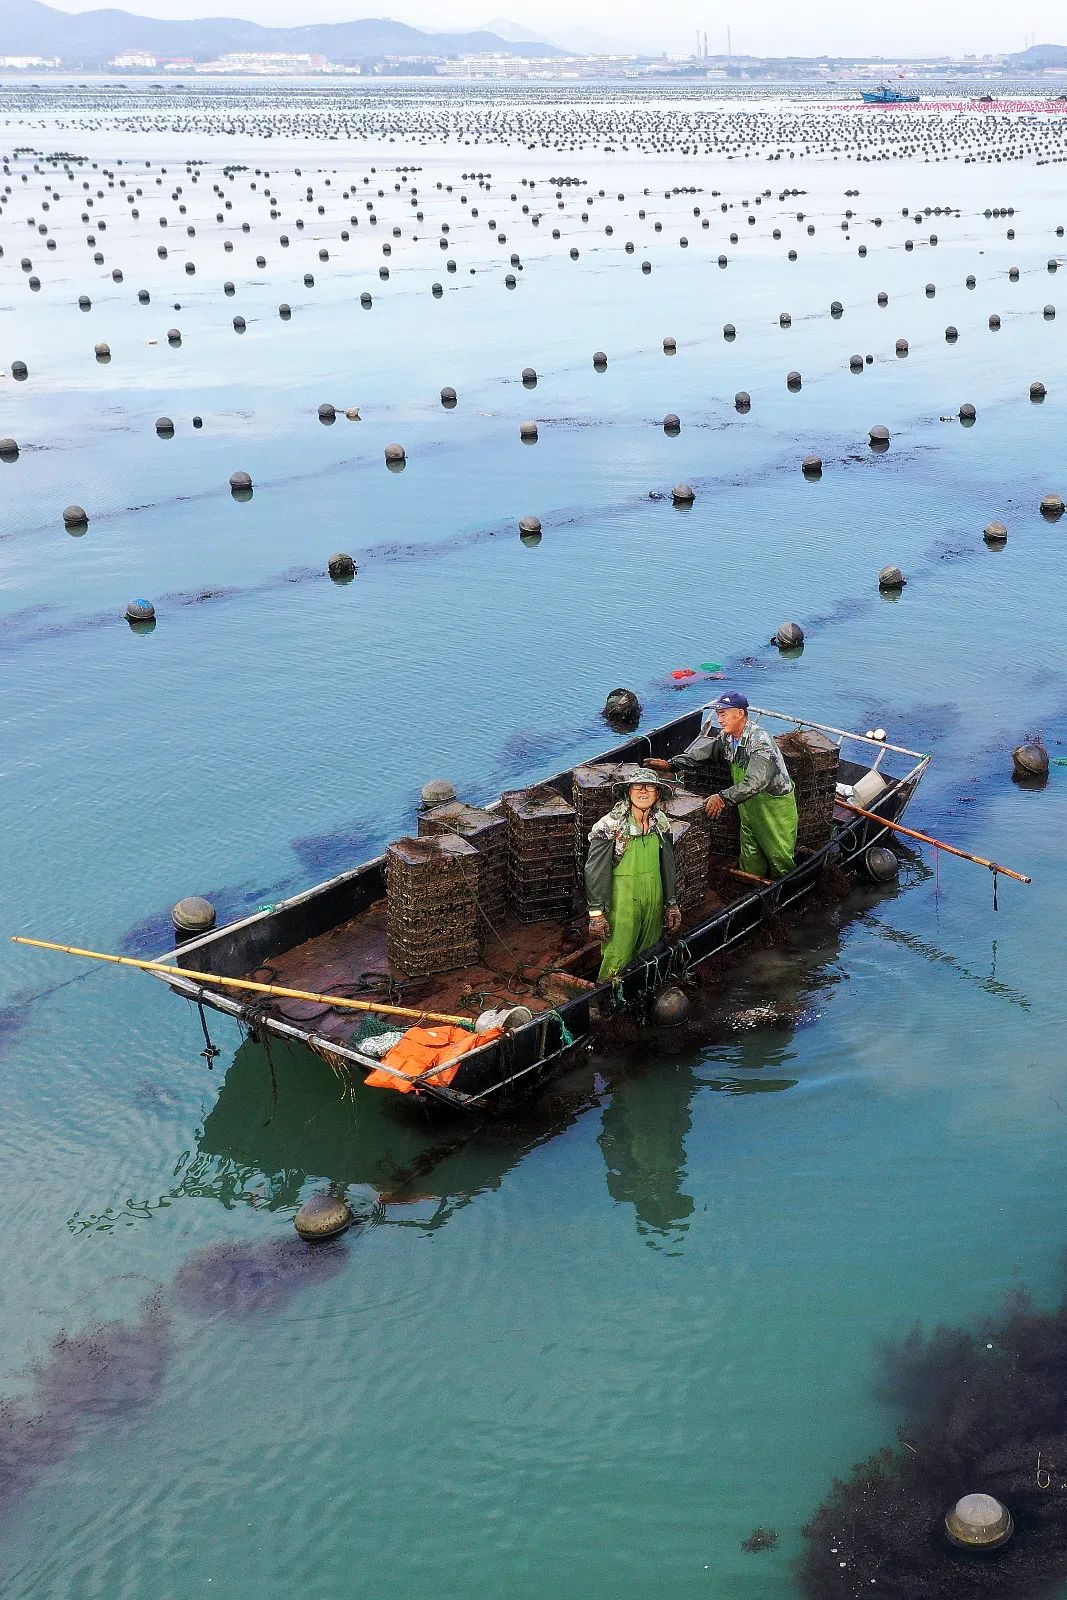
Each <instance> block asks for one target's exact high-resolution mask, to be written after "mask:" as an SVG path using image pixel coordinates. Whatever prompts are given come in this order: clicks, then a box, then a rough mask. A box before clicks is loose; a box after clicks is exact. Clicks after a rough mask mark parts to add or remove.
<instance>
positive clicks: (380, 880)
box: [158, 707, 929, 1111]
mask: <svg viewBox="0 0 1067 1600" xmlns="http://www.w3.org/2000/svg"><path fill="white" fill-rule="evenodd" d="M704 714H705V713H704V712H703V711H702V710H700V709H696V710H693V711H690V712H688V713H687V714H686V715H685V716H682V717H679V718H677V719H676V720H674V721H672V722H669V723H667V724H665V725H664V726H661V727H658V728H653V729H650V730H649V732H648V733H647V734H645V733H642V734H640V735H637V736H635V737H633V738H631V739H630V740H629V741H628V742H627V743H625V744H623V745H621V746H616V747H615V748H614V749H611V750H608V751H606V752H605V753H603V754H601V755H598V756H595V757H593V758H592V763H591V764H588V765H586V766H584V767H581V768H578V769H574V770H570V771H567V772H561V773H557V774H556V775H555V776H554V777H552V778H549V779H547V780H546V783H545V784H544V785H541V786H539V789H538V793H541V792H542V791H543V790H544V789H545V788H549V789H551V790H552V791H554V793H555V795H556V796H558V797H559V798H561V799H566V800H568V801H569V800H571V799H572V798H573V797H574V794H575V788H576V773H577V774H578V777H577V783H578V784H579V785H580V784H581V783H582V782H583V781H588V775H589V774H590V772H591V768H592V767H594V766H595V764H596V763H605V764H609V765H610V766H611V767H613V768H616V767H617V766H618V765H619V764H622V763H638V764H640V763H641V762H642V761H644V760H645V759H647V757H648V756H649V755H655V756H672V755H676V754H677V753H678V752H680V751H682V750H684V749H685V748H686V747H687V746H688V745H689V744H691V743H692V741H693V740H694V739H696V738H697V737H698V736H699V735H700V733H701V726H702V722H703V719H704ZM750 714H751V716H752V718H753V720H754V721H758V722H759V723H761V724H762V725H764V726H766V725H768V724H770V725H771V727H772V728H773V726H774V725H775V724H777V725H778V727H779V728H782V729H783V730H785V731H784V733H783V736H782V737H783V739H784V740H788V739H790V738H791V739H793V740H794V741H795V740H796V739H797V738H800V739H801V740H805V741H807V746H806V747H805V748H808V747H810V748H811V749H813V750H815V751H816V753H817V755H818V756H819V757H820V758H821V759H823V760H824V761H825V763H826V764H827V765H830V764H832V766H833V769H834V770H833V772H832V773H831V774H830V785H831V787H830V790H829V793H828V795H827V797H826V802H825V804H826V806H827V807H828V809H826V811H825V827H824V828H823V829H822V834H821V839H819V840H818V841H817V840H816V839H815V836H814V835H812V836H811V837H812V843H813V845H814V848H808V849H806V850H801V849H798V852H797V865H796V867H795V868H794V870H793V871H792V872H790V873H789V874H787V876H786V877H784V878H780V879H779V880H778V881H777V882H774V883H770V882H767V881H766V880H763V879H759V878H751V877H746V875H745V874H743V873H740V872H738V871H737V870H736V868H734V867H733V866H732V864H731V862H730V861H729V860H728V859H726V858H723V859H721V860H718V861H716V860H715V858H714V853H713V857H712V866H713V868H714V869H715V870H714V871H713V874H712V878H713V882H712V881H709V884H708V889H707V892H706V894H704V893H702V894H701V896H700V898H699V899H698V900H697V901H696V902H691V903H690V905H689V906H688V908H687V909H684V910H683V917H684V920H683V924H682V930H681V935H680V936H679V937H675V938H673V939H671V940H665V941H664V942H663V943H662V944H660V945H657V946H656V947H655V949H653V950H649V951H647V952H646V953H645V955H643V956H640V957H638V958H637V960H636V961H634V962H633V963H632V964H631V965H630V966H629V967H627V968H625V969H624V971H623V972H622V973H620V974H619V976H618V977H617V978H615V979H613V980H611V981H609V982H607V983H600V982H599V981H598V980H597V970H598V967H599V964H600V956H601V951H600V946H599V945H598V944H596V943H584V944H583V943H582V941H581V940H579V941H578V943H579V948H577V949H575V948H574V947H573V945H571V944H568V940H567V935H568V931H569V930H568V926H567V924H566V923H565V922H562V921H560V922H544V921H539V922H534V923H524V922H521V921H519V920H518V919H517V918H516V917H515V916H513V915H512V914H510V913H506V914H505V916H504V919H503V921H502V923H501V924H500V925H499V926H494V927H493V936H492V938H490V939H487V941H486V954H485V957H484V960H483V959H479V960H477V961H475V962H473V963H472V964H471V965H469V966H466V967H463V968H459V969H456V970H453V971H448V972H440V973H437V974H436V975H435V976H433V977H431V978H429V979H427V980H424V981H422V982H419V983H417V984H415V985H412V984H411V983H410V982H408V981H407V980H406V978H405V975H404V974H403V973H402V972H400V971H397V970H396V969H395V968H394V967H393V965H392V963H391V962H390V960H389V951H388V940H387V920H388V919H387V883H386V875H385V861H384V858H382V857H378V858H377V859H376V860H374V861H369V862H366V863H364V864H363V865H361V866H357V867H354V868H353V869H352V870H351V871H348V872H345V873H343V874H342V875H341V876H340V877H337V878H333V879H331V880H329V881H328V882H326V883H322V884H319V885H318V886H317V887H316V888H313V889H308V890H305V891H304V892H303V893H302V894H298V895H296V896H294V898H292V899H291V900H287V901H284V902H283V903H282V904H280V905H276V906H273V907H270V908H267V909H265V910H263V911H261V912H257V913H256V914H255V915H254V916H251V917H247V918H245V919H243V920H242V921H240V922H236V923H233V924H231V925H230V926H229V927H224V928H218V929H215V930H214V931H213V932H211V933H209V934H206V935H202V936H200V937H197V938H195V939H193V940H190V941H189V942H187V943H184V944H181V945H180V946H179V947H178V948H177V949H176V950H175V951H174V952H173V954H172V955H171V956H170V957H169V958H168V959H169V961H170V962H173V963H174V966H171V967H169V968H168V969H167V971H166V974H165V975H164V973H163V972H160V973H159V974H158V975H159V976H161V977H163V981H165V982H166V983H168V984H169V986H170V988H171V989H172V990H174V991H175V992H176V993H177V994H179V995H181V996H183V997H184V998H186V999H188V1000H192V1001H194V1002H195V1003H196V1004H197V1005H199V1006H200V1007H204V1006H209V1007H211V1008H212V1009H213V1010H216V1011H221V1012H223V1013H225V1014H226V1015H228V1016H230V1017H234V1018H236V1019H237V1020H238V1021H240V1022H242V1023H243V1024H244V1025H245V1026H246V1027H248V1028H251V1029H252V1030H253V1031H254V1032H255V1033H256V1034H257V1036H259V1037H263V1036H264V1035H269V1034H274V1035H276V1036H279V1037H281V1038H284V1039H288V1040H291V1041H295V1042H298V1043H300V1044H304V1045H306V1046H308V1047H309V1048H310V1049H311V1050H313V1051H314V1052H315V1053H316V1054H317V1055H319V1056H321V1057H323V1058H324V1059H325V1060H326V1061H328V1062H329V1063H330V1064H331V1065H332V1066H334V1068H335V1069H337V1070H340V1071H342V1072H345V1071H347V1072H354V1073H356V1074H362V1075H367V1074H368V1073H370V1072H373V1071H375V1069H379V1068H380V1063H379V1061H378V1060H376V1059H371V1058H369V1057H368V1056H367V1055H366V1054H365V1053H364V1052H363V1050H362V1049H361V1048H360V1043H361V1039H362V1035H360V1036H358V1037H357V1036H356V1030H355V1029H354V1022H355V1020H356V1019H355V1018H354V1017H353V1015H352V1012H351V1011H344V1010H333V1009H331V1007H330V996H329V991H330V990H332V991H333V993H335V994H337V993H362V994H364V995H367V996H368V998H370V997H372V996H373V995H374V994H375V993H376V992H377V993H379V994H382V995H383V998H384V997H385V996H386V995H389V996H390V997H391V998H392V997H394V996H395V998H397V999H403V1000H404V1002H405V1004H406V1005H408V1006H409V1007H412V1008H421V1007H423V1006H425V1008H426V1013H428V1014H429V1015H430V1016H433V1015H435V1014H436V1013H438V1012H441V1011H448V1012H450V1013H451V1012H455V1011H456V1010H457V1009H463V1008H467V1009H469V1008H471V1007H472V1006H473V1009H475V1010H477V1009H479V1007H480V1005H481V1004H483V1003H484V1001H485V998H486V995H487V992H491V991H494V990H496V991H499V992H500V993H502V994H503V995H504V996H505V998H506V1002H507V1004H509V1005H512V1006H521V1007H524V1008H526V1009H525V1012H524V1015H525V1017H526V1019H527V1020H526V1021H525V1023H524V1024H522V1025H519V1026H514V1027H513V1031H508V1032H506V1033H505V1034H504V1035H503V1036H500V1035H494V1036H493V1037H492V1038H491V1039H490V1040H489V1041H488V1042H487V1043H485V1044H484V1045H482V1046H480V1047H478V1048H475V1049H472V1050H470V1051H469V1052H468V1053H466V1054H464V1055H463V1056H462V1058H461V1059H460V1061H459V1063H458V1066H457V1068H456V1070H455V1072H454V1075H453V1074H450V1075H449V1078H448V1080H447V1087H446V1086H445V1083H444V1082H443V1081H442V1079H441V1077H440V1075H437V1076H436V1079H435V1076H434V1075H431V1074H427V1075H426V1081H425V1082H424V1083H420V1084H419V1085H418V1089H419V1094H420V1098H421V1095H422V1092H423V1091H425V1093H426V1094H427V1095H428V1096H429V1097H430V1098H431V1099H436V1100H442V1101H445V1102H446V1103H447V1104H449V1105H450V1106H452V1107H453V1108H462V1109H464V1110H482V1111H486V1110H491V1109H494V1108H495V1107H496V1106H497V1105H500V1104H506V1103H508V1102H509V1101H511V1100H512V1099H514V1098H515V1097H518V1096H521V1095H522V1094H528V1093H529V1092H530V1091H532V1090H533V1089H535V1088H537V1087H539V1086H540V1085H541V1084H542V1083H543V1082H544V1081H545V1080H546V1079H547V1078H549V1077H550V1076H552V1075H553V1073H556V1072H559V1071H560V1070H562V1069H564V1068H565V1067H566V1066H567V1065H568V1064H569V1063H571V1062H573V1061H574V1059H575V1057H574V1053H573V1052H574V1051H575V1050H581V1049H582V1048H583V1047H588V1044H589V1042H590V1039H591V1035H592V1032H593V1028H594V1025H595V1022H596V1019H597V1016H598V1014H600V1015H603V1014H604V1013H605V1012H606V1013H608V1014H610V1013H611V1012H613V1011H614V1010H617V1009H619V1008H620V1007H621V1008H624V1009H628V1010H632V1011H633V1012H635V1013H636V1014H637V1015H638V1016H641V1015H643V1014H644V1013H645V1012H647V1010H648V1008H649V1006H650V1005H651V1003H652V1001H654V999H655V996H656V995H657V993H659V992H660V991H661V989H662V987H663V986H664V984H666V983H669V982H671V981H674V982H677V981H678V979H683V980H684V979H685V978H686V977H688V976H689V975H694V976H695V975H696V974H697V973H699V971H700V969H702V968H703V967H704V966H705V964H706V963H709V962H710V963H715V961H716V958H719V959H720V960H721V958H722V956H723V955H724V954H725V952H727V951H729V950H731V949H732V948H733V947H735V946H737V945H739V944H741V943H743V942H747V941H748V940H749V939H750V938H751V936H752V935H753V934H755V933H756V932H757V930H759V929H760V928H761V927H763V926H765V925H767V924H768V922H770V923H774V922H775V921H777V920H778V919H780V918H784V919H789V918H790V917H791V916H793V915H795V914H796V912H797V911H798V910H799V909H800V908H802V907H803V905H804V903H805V902H806V901H807V900H808V898H809V896H811V894H812V892H813V891H816V890H818V889H819V887H820V885H822V884H825V883H826V881H827V880H826V872H827V869H828V868H829V869H830V870H831V871H834V870H836V869H841V868H844V869H846V870H847V869H853V870H856V869H860V868H862V867H863V865H864V862H865V858H866V857H867V854H868V852H869V851H870V849H871V847H872V846H873V845H876V844H880V843H881V842H882V841H884V840H886V838H887V836H889V837H891V835H889V831H888V829H887V827H886V822H889V823H892V822H894V821H899V819H900V818H901V816H902V815H903V813H904V812H905V810H906V809H907V806H908V804H909V802H910V801H911V799H912V796H913V795H914V793H915V790H916V787H917V785H918V783H919V781H920V779H921V778H922V776H923V773H924V772H925V770H926V766H927V763H928V761H929V757H928V756H926V755H922V754H920V753H919V752H917V751H914V750H907V749H905V748H903V747H901V746H898V745H892V744H888V743H885V742H884V741H882V740H875V739H873V738H872V737H871V736H870V735H863V734H853V733H848V732H846V731H844V730H842V729H840V728H831V727H827V726H824V725H822V724H820V723H815V722H810V721H801V720H800V719H799V718H796V717H791V716H786V715H784V714H782V713H778V712H772V711H761V710H759V709H758V708H756V707H753V708H752V711H751V713H750ZM812 741H814V743H812ZM783 748H785V749H789V746H788V744H787V743H786V744H784V745H783ZM790 755H792V751H790ZM808 759H809V760H810V757H809V758H808ZM583 775H584V776H583ZM595 776H596V775H595V772H594V773H593V781H595ZM835 779H836V780H837V783H838V787H837V790H836V796H835V792H834V788H833V784H834V780H835ZM864 779H866V780H867V781H866V785H865V786H864V787H862V788H859V789H857V790H856V798H857V799H858V798H860V797H861V796H862V797H863V798H864V803H865V804H867V796H868V795H876V798H872V799H871V800H870V802H869V803H870V805H871V806H872V807H873V808H874V809H873V810H871V811H863V812H857V811H855V810H853V809H851V807H850V805H849V803H847V802H846V801H845V800H844V799H843V798H842V796H843V795H849V796H851V795H852V792H853V786H854V785H857V784H860V783H861V780H864ZM605 792H609V791H605ZM691 804H692V805H694V806H696V807H697V808H699V807H700V804H701V802H700V801H699V800H698V799H692V801H691ZM498 808H499V802H498V803H497V804H496V805H495V806H491V807H489V808H488V813H489V814H492V815H495V814H496V813H497V812H498ZM831 813H832V816H831ZM483 815H484V813H483ZM883 818H884V819H886V821H885V822H884V821H883V820H882V819H883ZM802 832H803V829H802ZM582 833H583V838H584V828H583V829H582ZM920 837H921V836H920ZM583 854H584V852H583ZM734 859H736V857H734ZM583 921H584V918H580V919H579V922H583ZM586 937H587V935H586ZM497 945H499V949H498V948H497ZM181 968H185V969H188V970H189V971H190V976H189V977H188V978H185V977H184V976H181V975H179V972H178V970H177V969H181ZM209 974H219V975H222V976H228V977H230V978H240V979H248V978H253V977H255V978H256V979H258V980H260V981H261V982H262V980H263V979H264V978H266V979H267V980H268V982H269V983H270V984H274V985H282V986H284V987H285V989H286V990H287V991H288V993H289V994H290V995H292V994H293V993H294V991H296V992H301V991H314V992H315V993H317V994H318V995H319V996H321V1003H319V1004H318V1005H316V1006H314V1007H313V1008H312V1009H311V1010H309V1008H308V1007H307V1006H306V1005H303V1006H301V1005H299V1004H298V1005H297V1008H296V1010H295V1011H294V1010H293V1008H292V1005H291V1004H289V1005H287V1006H285V1007H283V1006H282V1005H281V1004H279V1003H278V1002H277V1001H270V1000H269V999H261V998H259V997H258V996H257V997H256V1001H255V1003H254V1004H250V1003H249V1000H248V999H247V998H246V997H244V996H242V995H240V994H233V993H228V992H227V990H226V987H225V986H224V985H222V984H218V985H216V984H215V983H213V982H212V979H211V976H209ZM323 991H327V992H326V993H325V994H324V993H323ZM409 996H410V997H409ZM498 1003H499V1002H498ZM387 1009H388V1008H387V1007H383V1010H387ZM409 1015H414V1016H416V1018H417V1015H418V1010H417V1009H414V1010H413V1011H412V1012H410V1013H409ZM453 1020H458V1019H455V1018H453ZM389 1025H390V1023H389V1021H388V1019H387V1017H385V1016H383V1017H382V1022H381V1026H382V1027H383V1028H385V1027H388V1026H389ZM393 1026H395V1024H393Z"/></svg>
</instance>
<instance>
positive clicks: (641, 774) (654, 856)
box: [585, 767, 682, 982]
mask: <svg viewBox="0 0 1067 1600" xmlns="http://www.w3.org/2000/svg"><path fill="white" fill-rule="evenodd" d="M661 789H667V790H668V791H670V792H672V793H673V790H674V785H673V784H671V783H664V782H663V780H662V779H661V778H659V777H658V776H657V775H656V773H654V772H651V771H649V769H648V768H647V767H639V768H638V770H637V771H636V772H635V773H634V775H633V777H632V778H630V779H629V780H628V783H627V785H626V790H627V792H626V798H625V799H624V800H620V801H619V802H618V804H617V805H615V806H613V807H612V809H611V810H610V811H609V812H608V814H607V816H606V817H601V819H600V821H599V822H598V823H596V824H595V826H594V827H593V828H592V829H591V830H590V833H589V856H588V859H587V861H586V866H585V889H586V897H587V899H588V902H589V932H590V934H591V935H592V937H593V938H594V939H599V940H600V941H601V943H602V944H603V946H604V957H603V960H602V961H601V963H600V981H601V982H603V981H604V980H605V979H606V978H613V977H614V976H615V974H616V973H617V972H621V971H622V969H623V967H626V966H629V964H630V962H631V961H632V960H633V959H634V957H635V956H638V955H640V954H641V952H642V951H643V950H651V948H652V946H653V945H656V944H659V942H660V940H661V939H662V938H663V929H664V924H666V928H667V932H668V933H677V931H678V929H679V928H680V927H681V925H682V913H681V911H680V910H679V909H678V869H677V866H676V864H675V859H674V841H673V839H672V837H671V823H670V818H669V817H668V816H667V814H666V812H665V811H664V810H663V809H662V807H661V806H660V803H659V797H660V790H661Z"/></svg>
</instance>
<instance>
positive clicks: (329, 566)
mask: <svg viewBox="0 0 1067 1600" xmlns="http://www.w3.org/2000/svg"><path fill="white" fill-rule="evenodd" d="M326 570H327V572H328V573H329V574H330V577H331V578H333V580H334V582H335V583H345V582H347V580H348V579H349V578H354V577H355V575H356V563H355V562H354V561H353V559H352V557H351V556H350V555H346V554H345V552H344V551H343V550H337V551H335V552H334V554H333V555H332V556H331V557H330V559H329V560H328V561H327V563H326Z"/></svg>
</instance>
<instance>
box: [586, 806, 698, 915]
mask: <svg viewBox="0 0 1067 1600" xmlns="http://www.w3.org/2000/svg"><path fill="white" fill-rule="evenodd" d="M652 826H653V828H654V829H655V831H656V832H657V833H658V834H659V838H660V848H659V869H660V873H661V875H662V877H663V903H664V905H666V906H676V905H677V904H678V864H677V861H676V860H675V855H674V840H673V838H672V837H671V822H670V818H669V817H668V816H667V814H666V812H665V811H661V810H660V808H659V806H658V805H657V806H656V809H655V810H654V811H653V813H652ZM639 838H641V831H640V829H639V828H638V826H637V824H636V822H634V820H633V817H632V816H631V813H630V802H629V800H620V801H619V803H618V805H615V806H612V808H611V810H610V811H609V812H608V814H607V816H606V817H601V819H600V821H599V822H596V823H594V824H593V826H592V828H590V830H589V855H588V857H587V858H586V863H585V897H586V900H587V901H588V903H589V915H590V916H594V915H595V914H596V913H597V912H603V914H604V915H605V916H607V915H608V913H609V912H610V911H611V877H612V873H613V872H614V871H615V863H616V862H617V861H621V860H622V857H623V856H624V854H625V853H626V846H627V844H628V843H629V841H630V840H631V839H639Z"/></svg>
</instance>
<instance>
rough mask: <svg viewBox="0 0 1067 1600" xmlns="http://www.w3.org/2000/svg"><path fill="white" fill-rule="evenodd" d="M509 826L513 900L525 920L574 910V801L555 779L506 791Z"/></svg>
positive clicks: (560, 917)
mask: <svg viewBox="0 0 1067 1600" xmlns="http://www.w3.org/2000/svg"><path fill="white" fill-rule="evenodd" d="M501 804H502V805H503V808H504V816H505V817H506V819H507V826H508V900H509V902H510V904H511V908H512V910H513V911H514V913H515V915H516V916H517V917H518V918H519V920H520V922H565V921H567V920H568V919H569V918H570V917H571V915H572V914H573V911H574V827H575V819H574V807H573V806H572V805H570V804H569V802H568V801H566V800H564V798H563V796H562V795H561V794H558V793H557V792H556V790H555V789H553V788H552V787H551V785H550V784H540V785H538V786H537V787H536V788H533V789H516V790H512V791H510V792H509V793H507V794H505V795H503V796H502V797H501Z"/></svg>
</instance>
